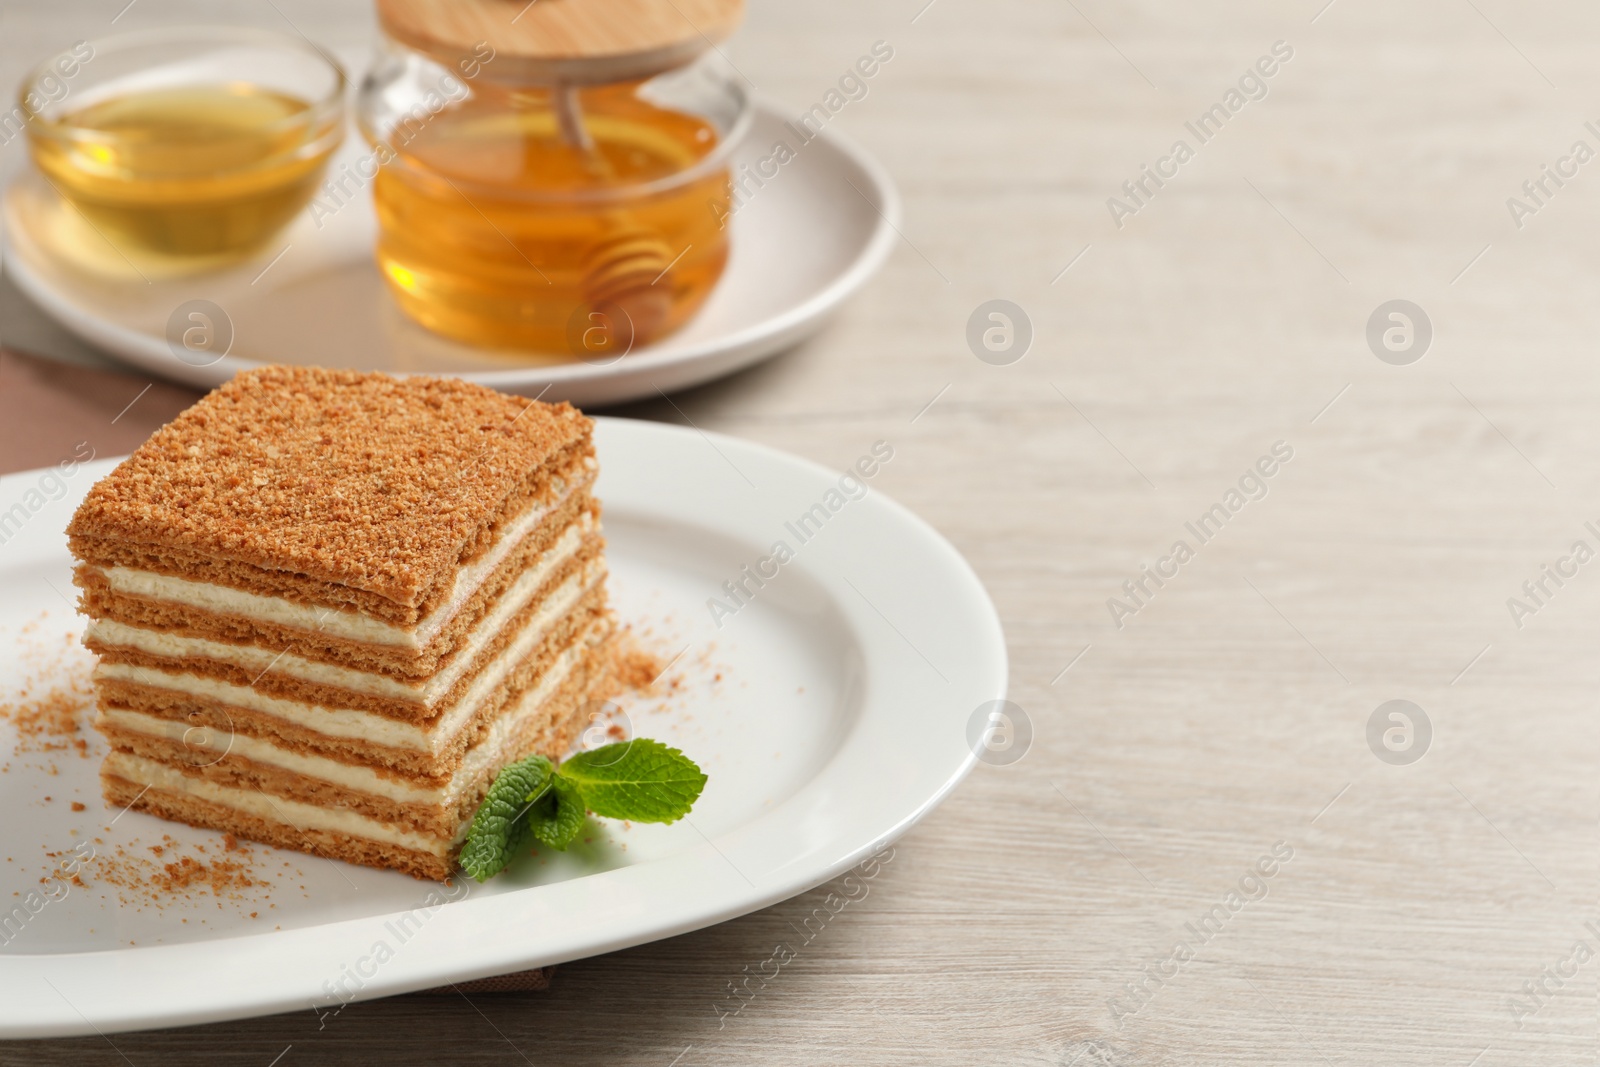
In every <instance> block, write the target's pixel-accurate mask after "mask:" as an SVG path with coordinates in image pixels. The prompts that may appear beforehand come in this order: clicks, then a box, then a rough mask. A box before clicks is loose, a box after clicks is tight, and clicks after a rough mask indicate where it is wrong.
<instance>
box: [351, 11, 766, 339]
mask: <svg viewBox="0 0 1600 1067" xmlns="http://www.w3.org/2000/svg"><path fill="white" fill-rule="evenodd" d="M391 7H392V5H391ZM379 10H380V14H383V13H385V11H386V10H387V9H386V8H385V7H384V6H383V5H380V9H379ZM533 14H534V12H532V11H530V13H529V17H532V15H533ZM680 21H681V20H680ZM386 29H389V27H388V26H386ZM697 43H701V42H697ZM504 44H505V41H504V39H503V38H502V39H499V40H496V42H495V45H496V47H488V46H487V45H485V46H484V47H480V48H478V49H477V50H476V51H475V52H474V53H473V54H474V56H475V57H476V58H474V59H472V60H470V61H467V60H463V59H461V58H459V56H458V57H457V58H456V59H455V61H454V62H451V53H449V52H448V51H447V50H444V51H443V54H441V51H442V50H439V49H434V50H430V51H429V52H424V51H422V50H419V49H418V48H415V47H408V46H405V45H401V44H399V43H397V42H391V43H390V45H389V46H388V48H387V50H386V52H385V55H384V56H383V58H381V59H380V61H379V63H378V64H377V65H376V66H375V68H374V71H373V72H372V73H371V74H369V76H368V78H367V81H366V82H365V84H364V85H363V88H362V93H361V108H360V117H361V123H362V128H363V132H364V133H365V134H366V136H367V138H368V139H369V140H370V141H371V142H372V143H373V144H374V145H375V146H376V148H377V149H378V153H379V158H380V159H382V160H383V166H382V167H380V168H379V169H378V172H377V175H376V177H375V179H374V181H373V197H374V202H375V205H376V210H377V218H378V240H377V248H376V255H377V262H378V266H379V269H380V271H381V272H382V274H383V277H384V279H385V281H386V282H387V284H388V287H389V289H390V292H391V293H392V294H393V296H394V298H395V300H396V302H397V303H398V304H399V306H400V308H401V309H402V310H403V311H404V312H405V313H406V314H407V315H408V316H410V317H411V318H412V319H414V320H415V321H417V322H418V323H420V324H421V325H423V326H425V327H427V328H428V329H430V330H433V331H435V332H437V333H440V334H443V335H445V336H448V337H451V338H455V339H457V340H461V341H465V342H467V343H470V344H474V345H480V346H485V347H491V348H500V349H515V350H523V351H529V352H537V353H544V354H555V355H569V356H580V357H583V358H589V359H595V358H607V357H613V356H619V355H621V354H624V353H625V352H627V351H628V350H630V349H631V348H633V347H635V346H638V345H643V344H646V343H648V342H650V341H653V340H656V339H659V338H661V337H664V336H667V335H668V334H670V333H671V332H672V331H674V330H676V329H678V328H679V327H681V326H682V325H683V324H684V323H685V322H687V321H688V319H689V318H690V317H691V316H692V315H693V314H694V313H695V312H696V311H697V310H698V309H699V308H700V306H701V305H702V304H703V303H704V302H705V300H706V298H707V297H708V296H709V295H710V293H711V291H712V289H713V288H714V287H715V285H716V283H717V280H718V279H719V278H720V276H721V274H722V271H723V268H724V266H725V265H726V263H727V259H728V230H727V226H726V220H727V217H728V215H729V213H730V208H731V186H730V178H729V169H728V157H729V155H730V153H731V150H732V147H733V145H734V143H735V142H736V140H737V139H738V137H739V136H740V135H741V134H742V133H743V131H744V128H745V126H746V125H747V123H748V119H749V107H750V102H749V99H748V96H747V95H746V94H745V92H744V91H743V89H742V88H741V87H740V86H739V84H738V82H737V81H736V79H734V78H732V77H731V76H729V74H728V72H727V71H726V69H725V68H724V67H723V66H722V65H721V64H718V63H716V62H714V61H713V59H712V58H711V57H702V58H701V59H700V60H699V61H695V62H690V63H688V64H687V65H685V66H682V67H677V68H675V69H671V70H668V71H666V72H664V73H657V74H653V75H650V76H646V77H633V78H611V79H608V78H607V74H608V73H615V72H617V71H618V70H621V69H624V68H619V67H617V66H616V65H612V66H611V67H606V66H603V65H602V66H600V67H598V68H597V67H586V66H584V64H583V62H582V60H581V59H579V60H576V61H574V62H572V63H569V64H567V65H565V66H559V67H552V65H550V64H548V63H529V62H527V58H528V57H527V56H526V55H525V54H524V55H517V54H509V53H508V52H506V51H505V50H504V48H503V47H502V46H504ZM702 46H703V43H702ZM497 49H498V50H497ZM691 59H692V57H691ZM430 94H431V96H430Z"/></svg>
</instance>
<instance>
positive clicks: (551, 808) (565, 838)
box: [527, 771, 589, 852]
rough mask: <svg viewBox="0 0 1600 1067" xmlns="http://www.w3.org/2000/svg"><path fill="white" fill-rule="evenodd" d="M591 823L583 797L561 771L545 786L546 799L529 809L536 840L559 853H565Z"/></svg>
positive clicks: (538, 801) (528, 819)
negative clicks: (562, 775) (588, 823)
mask: <svg viewBox="0 0 1600 1067" xmlns="http://www.w3.org/2000/svg"><path fill="white" fill-rule="evenodd" d="M588 821H589V820H588V814H587V812H586V810H585V808H584V804H583V794H582V793H580V792H578V787H577V786H575V785H573V784H572V783H571V782H570V781H568V780H567V779H565V778H563V777H561V774H560V772H559V771H558V772H557V773H555V774H553V775H551V777H550V781H549V782H547V783H545V787H544V793H543V795H542V796H540V797H538V798H537V800H536V801H535V803H534V805H533V807H531V808H529V809H528V816H527V822H528V827H529V828H530V829H531V830H532V832H533V836H534V838H535V839H536V840H537V841H538V842H539V843H540V844H541V845H548V846H550V847H551V848H553V849H555V850H556V851H557V852H565V851H566V850H567V846H568V845H570V844H572V842H573V841H575V840H576V839H577V837H578V835H579V834H580V833H582V832H583V827H584V824H585V823H586V822H588Z"/></svg>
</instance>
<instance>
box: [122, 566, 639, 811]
mask: <svg viewBox="0 0 1600 1067" xmlns="http://www.w3.org/2000/svg"><path fill="white" fill-rule="evenodd" d="M610 633H611V618H610V615H609V614H608V612H607V611H606V604H605V598H604V593H603V590H601V589H597V588H593V587H591V588H590V590H589V591H588V593H587V594H586V595H585V596H584V597H583V598H582V599H581V600H580V601H579V602H578V604H577V605H576V606H575V607H574V608H573V609H572V610H571V611H569V612H567V613H566V614H565V615H564V616H563V617H562V618H561V619H559V620H558V621H557V622H556V623H555V624H554V625H553V626H552V627H551V628H550V629H549V630H548V631H546V632H545V633H543V634H542V635H541V638H540V643H539V644H537V645H536V646H535V647H534V648H533V649H532V650H531V651H530V652H529V653H528V654H527V655H525V656H523V655H519V656H517V657H516V658H514V659H512V660H511V661H510V668H509V669H508V670H506V671H504V672H500V673H498V674H497V675H496V678H495V679H494V684H493V685H492V687H486V688H485V689H484V691H483V692H482V693H481V694H479V695H477V696H476V697H475V699H474V702H473V703H472V704H470V705H465V706H462V707H460V708H459V709H457V711H456V712H455V713H454V714H452V715H451V716H450V717H449V718H442V719H440V720H439V721H438V722H436V723H434V724H433V725H432V726H431V727H424V726H419V725H417V724H414V723H403V722H396V721H395V720H390V719H383V718H381V717H378V716H373V715H370V714H368V713H365V712H351V711H339V710H333V709H325V708H315V707H311V706H309V705H304V704H296V703H294V702H289V701H277V700H275V699H272V698H261V697H259V695H257V694H254V693H253V691H252V690H249V689H243V690H238V689H235V690H225V691H223V692H221V693H220V694H217V693H213V692H210V691H201V692H195V691H186V690H183V689H178V688H174V687H172V686H171V685H170V679H167V678H163V677H159V676H156V675H154V674H151V673H148V672H147V674H146V676H145V677H140V675H139V673H137V672H134V673H131V674H130V676H128V677H126V678H124V677H113V678H105V677H98V678H96V680H95V689H96V694H97V697H98V702H99V707H100V709H101V716H102V717H103V718H105V719H107V720H109V721H112V722H115V721H116V720H118V719H119V718H120V717H123V716H124V715H125V714H127V715H137V716H140V717H142V718H148V719H154V720H158V721H161V722H166V723H168V724H170V725H169V726H168V727H167V729H168V731H169V732H176V733H179V734H181V732H182V731H183V730H188V729H199V730H209V731H214V732H216V733H218V734H221V735H238V736H243V737H248V738H252V739H256V740H259V741H261V742H263V743H266V744H271V745H276V746H279V747H282V748H285V749H289V750H293V751H298V752H303V753H305V754H308V755H313V756H318V757H322V758H326V759H332V760H337V761H341V762H343V763H347V764H354V765H361V766H366V767H371V768H381V769H384V770H386V771H387V772H388V773H391V774H395V775H403V776H407V777H411V778H416V779H419V780H425V781H426V782H427V783H429V784H433V785H437V784H438V783H439V782H440V781H441V780H442V779H443V778H444V777H447V776H448V775H449V774H451V773H452V772H453V771H454V768H455V767H456V765H457V764H458V763H459V761H460V759H461V758H462V754H463V753H464V752H465V751H466V750H467V749H468V748H470V747H471V746H472V745H473V744H474V743H476V742H477V740H478V739H479V738H480V737H482V736H483V734H484V733H485V732H486V731H487V730H488V729H489V728H490V726H491V725H492V724H493V723H494V722H495V720H496V719H497V718H499V717H500V716H501V715H502V714H503V713H504V712H505V709H506V708H507V707H508V706H509V705H510V703H511V698H512V696H513V695H514V694H516V693H518V692H521V691H522V690H524V689H526V688H527V687H528V686H531V685H537V684H539V682H540V680H541V679H542V678H543V677H544V676H545V675H546V674H548V673H549V672H550V671H552V670H555V669H556V668H557V666H558V664H559V663H560V662H561V660H562V658H563V657H566V659H568V660H570V659H573V658H576V657H579V656H580V655H584V654H586V653H583V652H582V651H581V650H582V649H584V648H588V647H595V646H600V645H604V644H606V643H607V642H608V641H609V638H610ZM563 669H565V668H563ZM163 683H169V684H163Z"/></svg>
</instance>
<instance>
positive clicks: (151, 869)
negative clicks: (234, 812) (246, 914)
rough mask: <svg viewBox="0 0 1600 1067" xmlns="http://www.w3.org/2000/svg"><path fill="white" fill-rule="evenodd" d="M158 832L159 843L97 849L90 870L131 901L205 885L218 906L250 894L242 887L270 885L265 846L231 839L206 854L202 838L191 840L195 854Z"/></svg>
mask: <svg viewBox="0 0 1600 1067" xmlns="http://www.w3.org/2000/svg"><path fill="white" fill-rule="evenodd" d="M162 837H163V843H162V844H159V845H146V846H145V847H144V848H142V849H141V848H137V847H136V846H132V845H128V846H124V845H113V846H112V847H111V848H110V849H108V850H104V851H101V852H99V853H98V854H97V855H96V856H95V857H94V859H93V861H92V862H93V864H94V868H93V871H92V873H93V874H94V875H95V876H97V877H98V878H99V880H100V881H102V882H104V883H106V884H108V885H111V886H113V887H115V888H116V891H117V896H118V897H119V898H120V899H121V901H122V902H123V903H124V904H134V905H138V904H149V905H155V906H160V905H163V904H165V903H167V902H168V901H170V900H172V899H173V898H177V897H186V896H194V895H195V894H200V893H204V892H206V891H207V890H209V891H210V893H211V895H212V896H213V897H215V898H217V901H218V904H217V906H218V907H221V906H222V904H221V902H222V900H224V899H226V900H230V901H242V900H245V899H247V898H248V899H253V895H250V894H246V893H245V892H244V890H250V889H255V888H257V887H268V886H270V885H271V883H270V882H269V881H267V880H265V878H264V876H263V875H262V874H261V872H260V866H261V863H262V861H264V860H266V859H267V856H266V855H265V854H264V850H259V849H256V848H253V847H251V846H250V845H246V844H243V843H241V842H239V841H238V840H232V841H231V843H230V844H229V845H228V847H227V850H226V852H225V853H224V854H221V855H216V856H210V855H208V853H207V850H206V847H205V846H204V845H201V844H196V845H193V846H190V849H191V850H192V852H193V853H195V854H189V852H188V851H186V849H185V846H183V845H181V844H179V843H178V842H176V841H174V840H172V838H171V837H170V836H168V835H162ZM146 853H149V855H146ZM151 856H154V857H155V858H153V859H152V858H151Z"/></svg>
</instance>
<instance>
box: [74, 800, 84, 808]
mask: <svg viewBox="0 0 1600 1067" xmlns="http://www.w3.org/2000/svg"><path fill="white" fill-rule="evenodd" d="M72 810H73V811H83V810H84V805H83V804H82V803H81V802H80V801H76V800H74V801H73V802H72Z"/></svg>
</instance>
